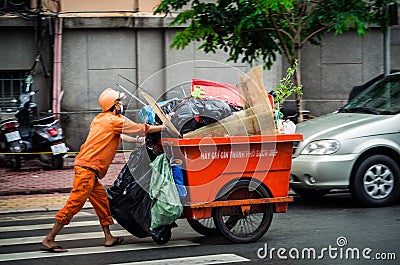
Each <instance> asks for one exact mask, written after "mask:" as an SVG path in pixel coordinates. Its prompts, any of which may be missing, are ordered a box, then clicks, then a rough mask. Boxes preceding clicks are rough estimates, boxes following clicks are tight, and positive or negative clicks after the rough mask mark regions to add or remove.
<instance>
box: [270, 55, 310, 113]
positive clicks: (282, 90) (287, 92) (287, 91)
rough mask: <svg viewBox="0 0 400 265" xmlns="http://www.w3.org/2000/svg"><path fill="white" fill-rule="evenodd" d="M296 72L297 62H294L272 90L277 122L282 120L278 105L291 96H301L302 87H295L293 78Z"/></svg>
mask: <svg viewBox="0 0 400 265" xmlns="http://www.w3.org/2000/svg"><path fill="white" fill-rule="evenodd" d="M297 70H298V60H295V62H294V64H293V66H292V67H289V68H288V69H287V71H286V76H285V77H284V78H283V79H281V80H280V83H279V85H278V87H277V88H276V89H275V90H274V109H275V119H276V120H279V119H282V118H283V114H282V112H280V111H279V109H280V105H281V104H282V103H283V102H284V101H285V100H286V99H287V98H288V97H290V96H291V95H292V94H295V93H297V94H299V95H302V94H303V86H302V85H299V86H296V85H295V82H294V81H293V78H294V76H295V73H296V71H297Z"/></svg>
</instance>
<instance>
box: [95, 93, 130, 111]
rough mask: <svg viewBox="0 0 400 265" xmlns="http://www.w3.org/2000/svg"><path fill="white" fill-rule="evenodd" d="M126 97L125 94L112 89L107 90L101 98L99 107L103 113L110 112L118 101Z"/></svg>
mask: <svg viewBox="0 0 400 265" xmlns="http://www.w3.org/2000/svg"><path fill="white" fill-rule="evenodd" d="M124 97H125V94H124V93H122V92H118V91H116V90H114V89H112V88H107V89H105V90H104V91H103V92H102V93H101V94H100V96H99V105H100V107H101V110H102V111H103V112H106V111H108V110H110V109H111V108H112V107H113V106H114V105H115V103H116V102H117V101H119V100H121V99H122V98H124Z"/></svg>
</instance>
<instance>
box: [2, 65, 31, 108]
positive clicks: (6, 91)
mask: <svg viewBox="0 0 400 265" xmlns="http://www.w3.org/2000/svg"><path fill="white" fill-rule="evenodd" d="M24 73H26V71H21V72H19V71H18V72H3V73H2V72H0V95H1V100H0V109H1V111H3V112H5V111H6V110H8V109H11V110H15V108H16V105H15V103H14V102H12V100H13V99H17V98H18V96H19V95H20V94H21V93H22V92H23V89H24V82H25V77H24Z"/></svg>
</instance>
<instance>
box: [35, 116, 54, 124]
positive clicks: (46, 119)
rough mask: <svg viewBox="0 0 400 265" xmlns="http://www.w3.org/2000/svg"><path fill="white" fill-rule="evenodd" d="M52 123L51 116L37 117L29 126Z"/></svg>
mask: <svg viewBox="0 0 400 265" xmlns="http://www.w3.org/2000/svg"><path fill="white" fill-rule="evenodd" d="M53 121H54V117H53V116H46V117H39V118H38V119H34V120H32V121H31V125H39V124H48V123H51V122H53Z"/></svg>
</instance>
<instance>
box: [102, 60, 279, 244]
mask: <svg viewBox="0 0 400 265" xmlns="http://www.w3.org/2000/svg"><path fill="white" fill-rule="evenodd" d="M142 95H143V97H144V98H145V99H146V100H147V102H148V103H149V105H147V106H144V107H143V108H142V109H141V111H140V114H139V116H140V118H141V120H142V122H144V123H149V124H164V125H165V126H166V127H167V129H168V132H167V133H168V134H169V135H165V134H163V137H165V136H167V137H183V138H197V137H229V136H248V135H271V134H276V133H280V132H279V131H277V129H276V126H275V122H274V111H273V104H274V102H273V98H272V96H271V95H268V94H267V93H266V91H265V89H264V86H263V82H262V67H261V66H260V67H255V68H253V69H251V71H250V72H249V73H248V74H247V75H244V76H241V77H240V83H239V84H237V85H229V84H224V83H217V82H212V81H207V80H201V79H193V80H192V82H191V96H190V97H188V98H183V99H178V98H173V99H170V100H166V101H162V102H156V101H155V100H154V99H153V98H152V97H151V96H149V95H148V94H145V93H142ZM181 165H182V161H177V160H174V159H171V161H170V160H169V159H168V158H167V156H166V154H165V153H164V150H163V148H162V144H161V134H160V133H156V134H148V135H147V136H146V143H145V145H143V146H140V147H138V149H137V150H135V151H134V152H132V154H131V155H130V158H129V161H128V162H127V164H126V165H125V166H124V168H123V169H122V170H121V172H120V174H119V176H118V177H117V179H116V180H115V182H114V184H113V185H112V186H111V187H110V188H108V189H107V195H108V198H109V201H110V206H111V209H112V214H113V217H114V218H115V219H116V220H117V221H118V223H119V224H120V225H121V226H122V227H124V228H125V229H126V230H127V231H129V232H130V233H132V234H133V235H135V236H137V237H139V238H141V237H147V236H152V237H153V239H154V240H155V241H156V242H157V243H160V244H163V243H166V242H167V241H168V240H169V239H170V237H171V228H172V227H175V226H176V224H175V220H176V219H178V218H179V217H180V216H181V214H182V211H183V206H182V201H183V200H184V198H185V196H187V193H186V189H185V185H184V182H183V173H182V169H181Z"/></svg>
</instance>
